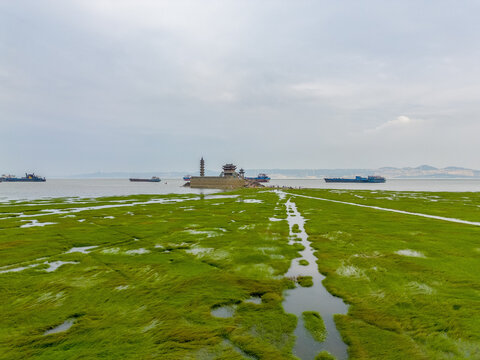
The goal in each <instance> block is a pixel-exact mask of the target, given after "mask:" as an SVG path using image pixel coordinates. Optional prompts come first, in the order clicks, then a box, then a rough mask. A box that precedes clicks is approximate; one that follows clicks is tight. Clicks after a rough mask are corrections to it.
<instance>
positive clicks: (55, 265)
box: [44, 261, 78, 272]
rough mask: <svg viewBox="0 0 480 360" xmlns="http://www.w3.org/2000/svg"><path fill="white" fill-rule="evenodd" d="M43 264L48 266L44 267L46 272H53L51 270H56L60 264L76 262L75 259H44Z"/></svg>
mask: <svg viewBox="0 0 480 360" xmlns="http://www.w3.org/2000/svg"><path fill="white" fill-rule="evenodd" d="M44 264H46V265H48V268H47V269H45V271H46V272H53V271H55V270H57V269H58V268H59V267H60V266H62V265H65V264H78V262H77V261H52V262H48V261H45V262H44Z"/></svg>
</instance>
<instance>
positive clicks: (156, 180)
mask: <svg viewBox="0 0 480 360" xmlns="http://www.w3.org/2000/svg"><path fill="white" fill-rule="evenodd" d="M130 181H135V182H160V178H159V177H157V176H152V178H151V179H139V178H130Z"/></svg>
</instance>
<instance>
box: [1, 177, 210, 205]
mask: <svg viewBox="0 0 480 360" xmlns="http://www.w3.org/2000/svg"><path fill="white" fill-rule="evenodd" d="M183 184H185V181H183V180H181V179H167V180H163V179H162V181H161V182H158V183H153V182H152V183H151V182H131V181H129V180H128V179H51V180H50V179H47V181H46V182H44V183H42V182H25V183H21V182H0V202H1V201H9V200H33V199H43V198H58V197H83V198H95V197H102V196H127V195H141V194H147V195H159V194H160V195H161V194H189V193H193V194H211V193H214V192H218V190H215V189H191V188H189V187H183Z"/></svg>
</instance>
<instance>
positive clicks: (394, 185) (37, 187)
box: [0, 179, 480, 201]
mask: <svg viewBox="0 0 480 360" xmlns="http://www.w3.org/2000/svg"><path fill="white" fill-rule="evenodd" d="M184 183H185V182H184V181H183V180H181V179H165V180H164V179H162V181H161V182H159V183H148V182H130V181H129V180H128V179H47V181H46V182H44V183H28V182H27V183H14V182H8V183H7V182H0V201H8V200H22V199H24V200H33V199H42V198H57V197H87V198H91V197H102V196H127V195H139V194H148V195H157V194H187V193H194V194H200V193H203V194H211V193H214V192H217V191H219V190H215V189H191V188H186V187H183V186H182V185H183V184H184ZM268 185H272V186H285V187H296V188H298V187H301V188H315V189H351V190H392V191H452V192H459V191H480V179H387V182H386V183H384V184H355V183H353V184H352V183H328V184H327V183H326V182H325V181H324V180H323V179H282V180H279V179H273V180H271V181H270V183H269V184H268Z"/></svg>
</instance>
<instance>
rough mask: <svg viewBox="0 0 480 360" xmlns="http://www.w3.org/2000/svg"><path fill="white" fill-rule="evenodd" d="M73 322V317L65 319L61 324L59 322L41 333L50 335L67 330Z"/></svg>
mask: <svg viewBox="0 0 480 360" xmlns="http://www.w3.org/2000/svg"><path fill="white" fill-rule="evenodd" d="M73 324H75V319H67V320H65V322H64V323H63V324H60V325H58V326H56V327H54V328H53V329H50V330H47V331H45V332H44V333H43V335H50V334H56V333H59V332H63V331H67V330H68V329H70V328H71V327H72V325H73Z"/></svg>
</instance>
